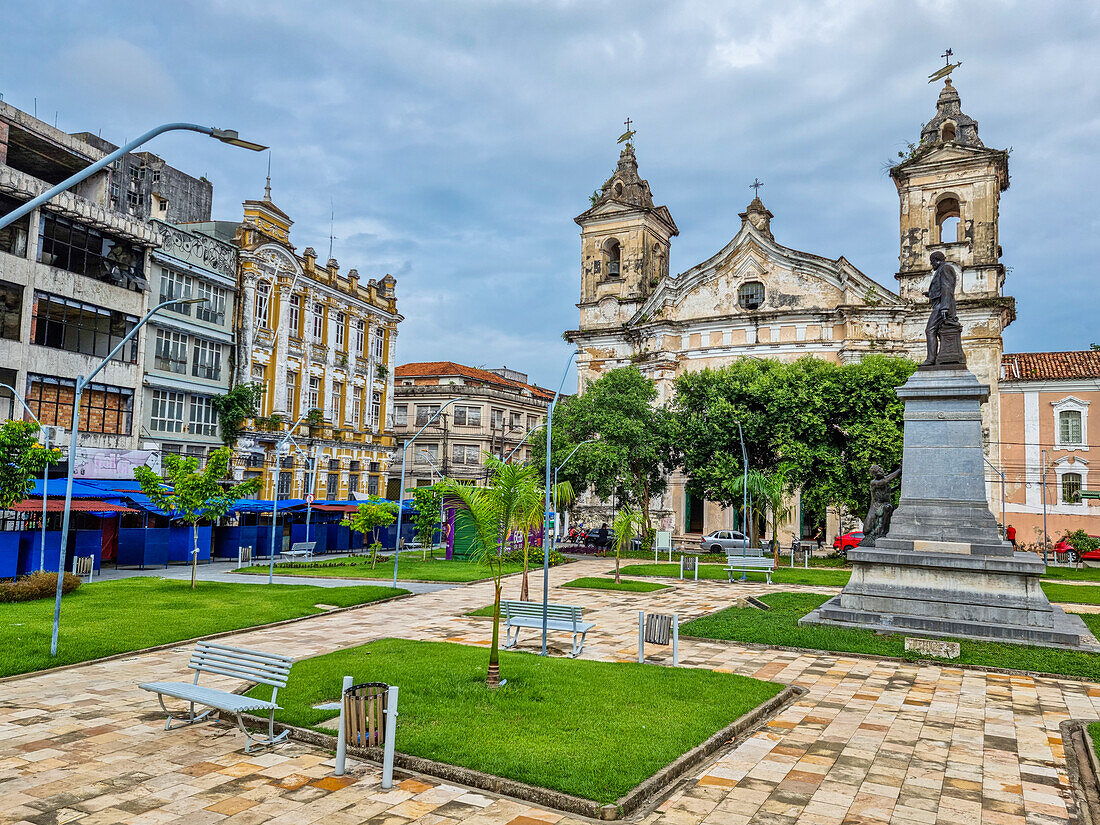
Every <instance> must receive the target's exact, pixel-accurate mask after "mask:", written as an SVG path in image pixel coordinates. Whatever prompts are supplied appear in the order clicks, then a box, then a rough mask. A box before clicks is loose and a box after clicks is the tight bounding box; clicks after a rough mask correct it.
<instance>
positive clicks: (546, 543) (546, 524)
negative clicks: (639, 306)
mask: <svg viewBox="0 0 1100 825" xmlns="http://www.w3.org/2000/svg"><path fill="white" fill-rule="evenodd" d="M580 354H581V350H573V351H572V352H571V353H569V360H568V361H566V362H565V371H564V372H562V374H561V383H560V384H558V391H557V392H555V393H554V399H553V400H552V401H551V402H550V406H549V407H548V408H547V410H546V513H545V518H544V519H543V523H542V652H541V653H540V654H539V655H540V656H545V655H546V625H547V621H548V614H549V611H550V513H551V512H552V511H551V509H550V508H551V506H552V504H551V501H550V434H551V432H552V431H553V428H554V407H555V406H557V403H558V396H559V395H561V388H562V387H564V386H565V379H566V377H567V376H568V375H569V368H570V367H571V366H572V365H573V359H574V358H576V357H577V356H578V355H580Z"/></svg>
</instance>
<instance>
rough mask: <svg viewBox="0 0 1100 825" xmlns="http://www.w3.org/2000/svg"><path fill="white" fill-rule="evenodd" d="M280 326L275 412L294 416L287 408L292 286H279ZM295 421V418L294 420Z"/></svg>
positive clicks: (275, 365) (276, 350) (276, 360)
mask: <svg viewBox="0 0 1100 825" xmlns="http://www.w3.org/2000/svg"><path fill="white" fill-rule="evenodd" d="M278 294H279V310H278V311H279V315H278V317H279V326H278V328H277V329H276V330H275V363H274V365H273V367H274V370H273V371H274V373H275V412H277V413H278V414H280V415H283V416H285V415H286V414H287V413H291V414H292V415H293V410H288V409H287V408H286V371H287V350H288V349H289V347H290V284H279V287H278ZM292 420H293V418H292Z"/></svg>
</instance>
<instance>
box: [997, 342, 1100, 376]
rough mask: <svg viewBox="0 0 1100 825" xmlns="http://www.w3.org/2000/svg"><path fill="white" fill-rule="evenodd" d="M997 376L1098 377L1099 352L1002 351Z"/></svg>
mask: <svg viewBox="0 0 1100 825" xmlns="http://www.w3.org/2000/svg"><path fill="white" fill-rule="evenodd" d="M1001 373H1002V375H1003V376H1004V380H1005V381H1051V380H1058V379H1070V380H1072V379H1082V378H1086V379H1088V378H1100V350H1075V351H1072V352H1014V353H1009V352H1006V353H1005V354H1004V355H1002V356H1001Z"/></svg>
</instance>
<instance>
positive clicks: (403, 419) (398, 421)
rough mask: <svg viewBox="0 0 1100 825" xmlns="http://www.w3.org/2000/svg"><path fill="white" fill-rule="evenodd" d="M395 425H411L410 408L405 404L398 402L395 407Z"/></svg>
mask: <svg viewBox="0 0 1100 825" xmlns="http://www.w3.org/2000/svg"><path fill="white" fill-rule="evenodd" d="M393 426H395V427H407V426H409V408H408V407H407V406H405V405H404V404H397V405H395V406H394V408H393Z"/></svg>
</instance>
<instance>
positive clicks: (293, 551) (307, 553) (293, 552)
mask: <svg viewBox="0 0 1100 825" xmlns="http://www.w3.org/2000/svg"><path fill="white" fill-rule="evenodd" d="M316 546H317V542H315V541H296V542H294V544H292V545H290V549H289V550H287V551H286V552H285V553H283V555H284V556H290V557H291V558H293V559H306V560H309V559H312V558H313V548H314V547H316Z"/></svg>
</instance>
